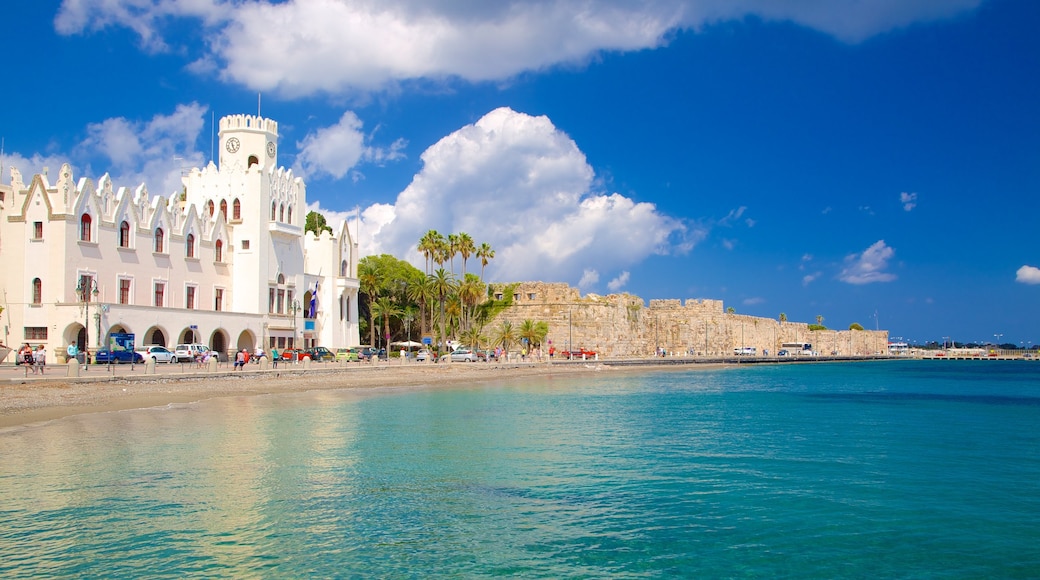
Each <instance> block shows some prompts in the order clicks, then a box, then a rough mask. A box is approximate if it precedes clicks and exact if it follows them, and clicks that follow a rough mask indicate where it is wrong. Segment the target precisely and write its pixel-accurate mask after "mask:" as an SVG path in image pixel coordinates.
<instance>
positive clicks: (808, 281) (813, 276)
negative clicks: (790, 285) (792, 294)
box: [802, 272, 823, 286]
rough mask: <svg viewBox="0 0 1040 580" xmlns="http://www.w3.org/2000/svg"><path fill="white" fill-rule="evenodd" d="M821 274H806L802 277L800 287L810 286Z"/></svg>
mask: <svg viewBox="0 0 1040 580" xmlns="http://www.w3.org/2000/svg"><path fill="white" fill-rule="evenodd" d="M822 274H823V272H813V273H812V274H806V275H805V276H802V286H808V285H809V284H812V283H813V282H814V281H815V280H816V279H817V278H819V277H820V276H821V275H822Z"/></svg>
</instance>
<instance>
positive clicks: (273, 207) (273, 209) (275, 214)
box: [271, 201, 278, 221]
mask: <svg viewBox="0 0 1040 580" xmlns="http://www.w3.org/2000/svg"><path fill="white" fill-rule="evenodd" d="M276 217H278V204H277V203H275V202H273V201H272V202H271V221H274V218H276Z"/></svg>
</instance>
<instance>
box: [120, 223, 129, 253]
mask: <svg viewBox="0 0 1040 580" xmlns="http://www.w3.org/2000/svg"><path fill="white" fill-rule="evenodd" d="M119 247H120V248H129V247H130V224H128V223H127V222H125V221H124V222H123V223H121V224H119Z"/></svg>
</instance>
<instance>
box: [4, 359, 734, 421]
mask: <svg viewBox="0 0 1040 580" xmlns="http://www.w3.org/2000/svg"><path fill="white" fill-rule="evenodd" d="M708 366H714V365H702V366H699V368H706V367H708ZM650 368H652V369H654V370H673V369H661V368H659V367H650ZM55 370H57V369H55ZM646 370H648V368H647V367H642V368H640V369H638V370H635V369H622V368H618V367H609V366H606V365H603V364H599V363H596V362H589V363H578V364H559V363H557V364H545V363H526V364H524V363H521V364H479V363H477V364H464V363H455V364H407V365H385V364H383V365H359V366H348V367H341V366H331V367H326V368H317V369H315V368H312V369H310V370H306V371H304V370H298V369H295V368H290V369H276V370H265V371H253V370H250V371H244V372H230V371H229V372H218V373H215V374H203V373H197V374H190V375H178V374H156V375H133V376H122V377H118V376H117V377H113V378H108V377H96V376H95V377H83V378H80V379H66V378H65V377H54V378H53V379H52V378H50V377H47V378H46V379H44V378H43V377H39V378H34V379H33V380H27V381H18V380H10V381H8V382H6V383H3V382H0V428H5V427H14V426H20V425H30V424H33V423H40V422H45V421H51V420H54V419H60V418H62V417H67V416H71V415H78V414H82V413H99V412H106V411H120V410H127V409H144V408H149V407H160V406H164V405H169V404H174V403H188V402H193V401H199V400H203V399H209V398H213V397H227V396H242V395H247V396H248V395H262V394H272V393H288V392H302V391H313V390H322V389H357V388H395V387H436V386H442V385H457V384H462V383H479V382H484V381H489V380H502V379H509V380H511V379H523V378H527V377H545V376H567V375H579V374H583V373H602V372H607V373H618V374H620V373H630V372H645V371H646ZM674 370H678V369H674ZM684 370H690V369H689V367H687V368H685V369H684ZM59 372H60V371H59ZM62 374H63V373H62Z"/></svg>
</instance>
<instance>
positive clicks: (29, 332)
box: [25, 326, 47, 340]
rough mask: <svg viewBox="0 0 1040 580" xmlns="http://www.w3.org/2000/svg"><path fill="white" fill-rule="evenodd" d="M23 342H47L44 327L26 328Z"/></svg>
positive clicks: (45, 328)
mask: <svg viewBox="0 0 1040 580" xmlns="http://www.w3.org/2000/svg"><path fill="white" fill-rule="evenodd" d="M25 340H47V327H46V326H26V327H25Z"/></svg>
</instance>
